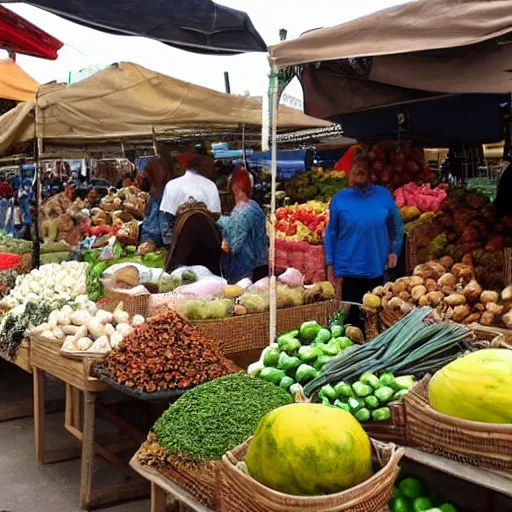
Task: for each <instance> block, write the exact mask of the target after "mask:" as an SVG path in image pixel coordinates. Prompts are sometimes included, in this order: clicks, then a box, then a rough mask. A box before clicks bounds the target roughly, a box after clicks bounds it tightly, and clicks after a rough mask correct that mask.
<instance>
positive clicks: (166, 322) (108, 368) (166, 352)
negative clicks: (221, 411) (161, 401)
mask: <svg viewBox="0 0 512 512" xmlns="http://www.w3.org/2000/svg"><path fill="white" fill-rule="evenodd" d="M94 370H95V371H96V372H99V373H103V374H106V375H108V377H110V378H111V379H112V380H113V381H114V382H117V383H118V384H121V385H124V386H127V387H129V388H133V389H136V390H138V391H143V392H145V393H154V392H155V391H172V390H183V389H188V388H190V387H193V386H197V385H198V384H202V383H203V382H207V381H209V380H212V379H216V378H218V377H222V376H224V375H228V374H230V373H234V372H235V371H236V367H235V365H234V363H232V362H231V361H230V360H229V359H226V358H225V357H224V356H223V354H222V351H221V350H220V348H219V347H218V345H217V344H216V343H215V342H212V341H209V340H207V339H205V338H204V337H203V336H201V335H200V334H199V333H198V332H197V331H196V330H195V329H194V328H193V326H192V324H190V323H189V322H188V321H187V320H185V319H184V318H183V317H181V316H180V315H179V314H178V313H176V312H175V311H173V310H169V311H166V312H165V313H162V314H160V315H157V316H154V317H153V318H150V319H149V320H148V321H147V323H145V324H143V325H141V326H139V327H137V328H136V329H135V331H134V333H133V334H131V335H130V336H127V337H126V338H124V340H123V342H122V343H121V345H120V346H119V347H118V348H117V350H114V351H113V352H111V353H110V354H109V355H108V356H107V357H106V358H105V359H104V360H102V361H100V362H98V363H97V364H96V365H95V367H94Z"/></svg>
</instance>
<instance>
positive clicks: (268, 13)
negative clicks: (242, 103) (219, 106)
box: [0, 0, 404, 100]
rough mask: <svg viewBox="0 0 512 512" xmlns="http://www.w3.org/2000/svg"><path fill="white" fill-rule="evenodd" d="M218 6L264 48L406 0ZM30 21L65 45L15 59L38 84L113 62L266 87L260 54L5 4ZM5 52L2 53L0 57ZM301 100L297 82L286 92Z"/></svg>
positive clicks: (287, 0)
mask: <svg viewBox="0 0 512 512" xmlns="http://www.w3.org/2000/svg"><path fill="white" fill-rule="evenodd" d="M217 1H218V3H221V4H223V5H226V6H228V7H232V8H235V9H240V10H244V11H245V12H247V13H248V14H249V16H250V18H251V20H252V22H253V24H254V26H255V27H256V29H257V30H258V31H259V33H260V34H261V36H262V37H263V39H264V40H265V42H266V43H267V44H268V45H272V44H276V43H278V42H279V30H280V29H281V28H285V29H287V31H288V39H295V38H296V37H299V36H300V34H301V33H303V32H305V31H307V30H310V29H313V28H319V27H327V26H332V25H337V24H340V23H344V22H347V21H350V20H352V19H355V18H358V17H360V16H364V15H366V14H370V13H372V12H375V11H378V10H380V9H385V8H387V7H390V6H394V5H399V4H402V3H404V0H357V1H353V0H316V1H311V0H217ZM4 5H5V7H7V8H9V9H12V10H13V11H15V12H16V13H18V14H19V15H21V16H23V17H24V18H26V19H27V20H29V21H30V22H32V23H34V24H35V25H37V26H38V27H40V28H42V29H43V30H45V31H46V32H48V33H49V34H51V35H53V36H55V37H56V38H57V39H59V40H61V41H62V42H63V43H65V45H64V47H63V48H62V49H61V50H60V51H59V58H58V59H57V60H56V61H47V60H42V59H36V58H33V57H26V56H23V55H20V56H18V58H17V62H18V64H19V65H20V66H21V67H22V68H23V69H24V70H25V71H26V72H27V73H29V74H30V75H31V76H32V77H34V78H35V79H36V80H37V81H38V82H40V83H46V82H49V81H52V80H65V79H66V78H67V75H68V73H69V72H70V71H79V70H81V69H82V68H86V67H88V66H95V65H108V64H111V63H113V62H120V61H130V62H134V63H136V64H140V65H142V66H145V67H147V68H149V69H152V70H154V71H158V72H160V73H164V74H167V75H170V76H172V77H175V78H179V79H181V80H185V81H188V82H192V83H195V84H198V85H202V86H205V87H210V88H211V89H216V90H219V91H224V72H225V71H228V72H229V76H230V82H231V92H232V93H233V94H246V93H249V94H250V95H251V96H261V95H262V94H263V93H264V92H265V91H266V90H267V86H268V79H267V75H268V70H269V65H268V60H267V56H266V55H265V54H263V53H261V54H255V53H253V54H245V55H239V56H230V57H216V56H202V55H196V54H193V53H189V52H185V51H183V50H178V49H175V48H171V47H169V46H166V45H164V44H162V43H159V42H158V41H152V40H148V39H144V38H138V37H128V36H114V35H109V34H105V33H102V32H98V31H96V30H92V29H89V28H85V27H82V26H80V25H77V24H75V23H72V22H69V21H66V20H64V19H62V18H59V17H58V16H55V15H53V14H50V13H48V12H46V11H43V10H40V9H38V8H36V7H32V6H30V5H26V4H22V3H8V4H4ZM3 57H6V54H5V53H4V52H2V51H1V50H0V58H3ZM285 93H286V94H288V95H289V96H290V97H291V98H296V99H299V100H302V90H301V88H300V84H299V83H298V82H295V83H292V84H290V86H289V87H288V88H287V90H286V91H285Z"/></svg>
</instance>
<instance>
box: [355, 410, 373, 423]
mask: <svg viewBox="0 0 512 512" xmlns="http://www.w3.org/2000/svg"><path fill="white" fill-rule="evenodd" d="M354 416H355V418H356V420H357V421H360V422H361V423H363V422H365V421H368V420H369V419H370V411H369V410H368V409H367V408H366V407H362V408H361V409H359V410H358V411H356V412H355V414H354Z"/></svg>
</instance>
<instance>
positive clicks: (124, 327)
mask: <svg viewBox="0 0 512 512" xmlns="http://www.w3.org/2000/svg"><path fill="white" fill-rule="evenodd" d="M116 331H117V332H120V333H121V334H122V335H123V336H124V337H126V336H129V335H130V334H131V333H132V332H133V327H132V326H131V325H129V324H117V326H116Z"/></svg>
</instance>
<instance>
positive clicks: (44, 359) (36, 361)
mask: <svg viewBox="0 0 512 512" xmlns="http://www.w3.org/2000/svg"><path fill="white" fill-rule="evenodd" d="M59 351H60V343H55V342H51V341H48V340H44V339H43V338H41V337H39V336H38V335H31V337H30V362H31V364H32V366H33V367H35V368H37V369H39V370H43V371H44V372H46V373H48V374H50V375H53V376H54V377H56V378H57V379H60V380H62V381H63V382H65V383H67V384H69V385H71V386H73V387H74V388H77V389H79V390H81V391H90V392H99V391H105V390H106V389H108V386H107V384H104V383H103V382H101V381H100V380H98V379H95V378H92V377H90V376H89V373H90V366H91V361H89V360H87V359H84V360H82V361H76V360H72V359H67V358H65V357H62V356H61V355H60V353H59Z"/></svg>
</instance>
